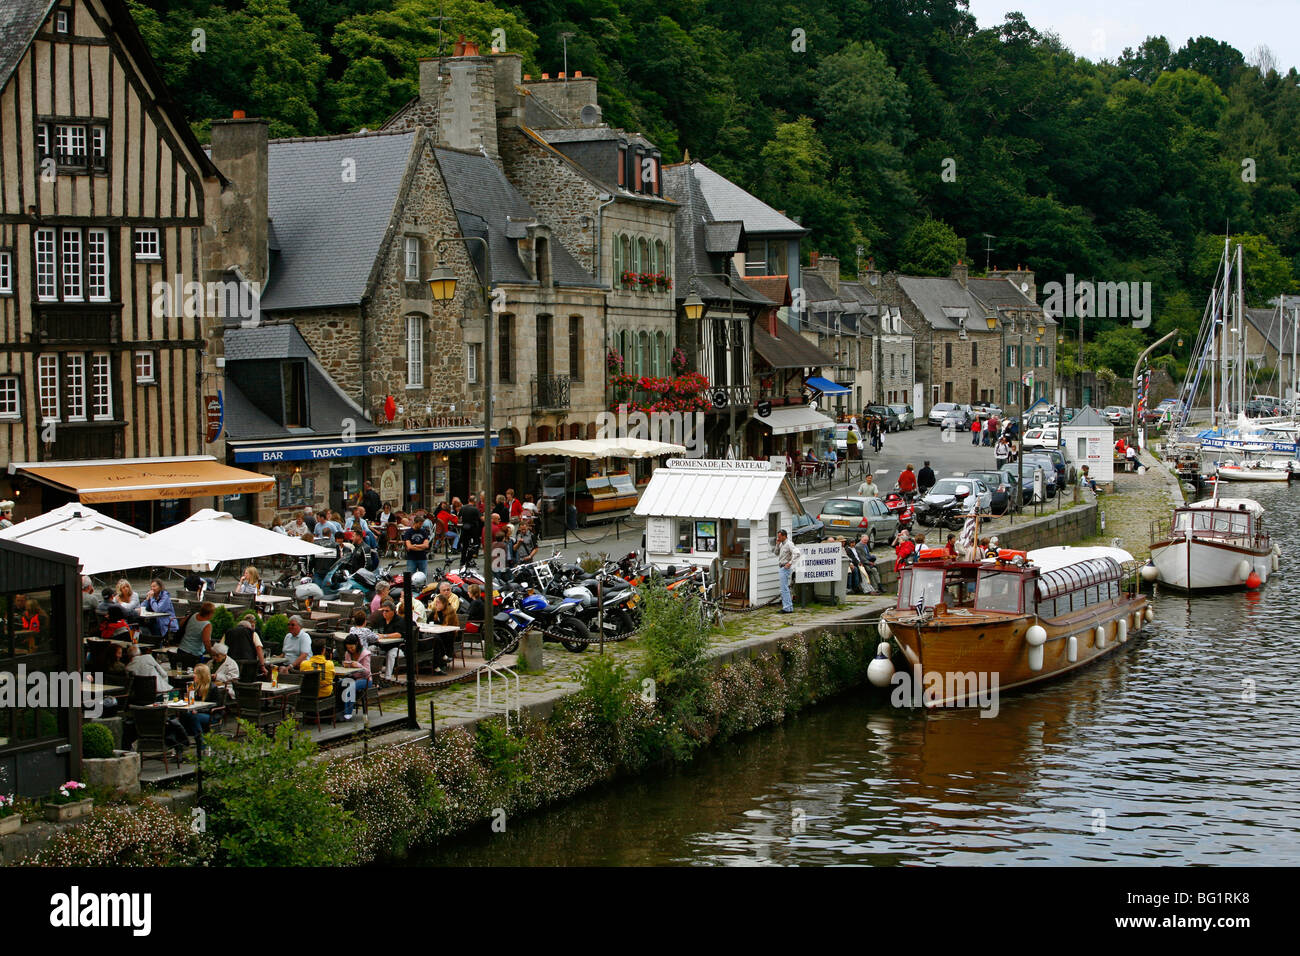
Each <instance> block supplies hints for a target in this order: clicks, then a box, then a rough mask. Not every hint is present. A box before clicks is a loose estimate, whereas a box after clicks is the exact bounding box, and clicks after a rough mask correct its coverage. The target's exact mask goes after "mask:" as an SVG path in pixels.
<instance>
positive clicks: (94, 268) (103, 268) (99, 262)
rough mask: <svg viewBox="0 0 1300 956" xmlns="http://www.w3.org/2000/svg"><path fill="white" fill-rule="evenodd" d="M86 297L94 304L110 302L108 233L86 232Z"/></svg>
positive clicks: (95, 230) (90, 230)
mask: <svg viewBox="0 0 1300 956" xmlns="http://www.w3.org/2000/svg"><path fill="white" fill-rule="evenodd" d="M86 295H87V297H88V298H89V299H90V300H91V301H92V302H107V301H108V231H107V230H105V229H88V230H86Z"/></svg>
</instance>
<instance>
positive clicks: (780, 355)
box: [754, 322, 835, 368]
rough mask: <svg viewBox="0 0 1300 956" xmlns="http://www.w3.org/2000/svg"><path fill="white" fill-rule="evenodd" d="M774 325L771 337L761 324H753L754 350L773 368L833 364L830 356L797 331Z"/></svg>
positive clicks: (781, 324) (811, 366)
mask: <svg viewBox="0 0 1300 956" xmlns="http://www.w3.org/2000/svg"><path fill="white" fill-rule="evenodd" d="M783 326H784V323H781V322H778V323H777V325H776V337H773V336H772V335H771V334H770V333H769V332H768V331H767V329H765V328H763V327H762V325H761V324H755V325H754V351H755V352H757V353H758V354H759V355H760V356H761V357H762V358H763V359H764V360H765V361H766V362H767V364H768V365H770V366H772V367H773V368H820V367H821V366H823V365H834V364H835V359H833V358H831V357H830V356H829V355H827V354H826V353H825V352H823V351H822V350H821V349H819V348H818V347H817V346H815V345H813V344H812V343H811V342H809V341H808V340H807V339H805V338H804V337H803V336H802V335H800V334H799V333H798V332H795V331H793V330H791V329H789V328H785V327H783Z"/></svg>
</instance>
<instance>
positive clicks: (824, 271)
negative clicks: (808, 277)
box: [817, 256, 840, 295]
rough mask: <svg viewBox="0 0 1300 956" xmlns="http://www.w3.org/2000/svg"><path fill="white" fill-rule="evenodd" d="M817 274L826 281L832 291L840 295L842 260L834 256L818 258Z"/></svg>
mask: <svg viewBox="0 0 1300 956" xmlns="http://www.w3.org/2000/svg"><path fill="white" fill-rule="evenodd" d="M817 274H818V275H820V276H821V277H822V278H823V279H825V280H826V284H827V285H828V286H830V287H831V291H832V292H834V293H835V294H836V295H839V294H840V260H839V259H836V258H835V257H834V256H819V257H818V258H817Z"/></svg>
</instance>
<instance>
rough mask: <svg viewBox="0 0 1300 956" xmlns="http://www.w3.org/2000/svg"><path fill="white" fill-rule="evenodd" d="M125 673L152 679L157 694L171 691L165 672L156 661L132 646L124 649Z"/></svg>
mask: <svg viewBox="0 0 1300 956" xmlns="http://www.w3.org/2000/svg"><path fill="white" fill-rule="evenodd" d="M126 656H127V662H126V672H127V673H128V674H134V675H135V676H136V677H152V678H154V679H155V680H156V681H157V683H156V685H155V686H156V688H157V690H158V693H160V694H166V693H167V692H168V691H170V690H171V689H172V685H171V681H169V680H168V679H167V670H166V668H164V667H163V666H162V665H161V664H159V663H158V661H157V659H156V658H155V657H154V656H153V655H152V654H149V653H146V652H143V651H141V650H140V648H139V647H138V646H136V645H134V644H132V645H131V646H130V647H128V648H127V649H126Z"/></svg>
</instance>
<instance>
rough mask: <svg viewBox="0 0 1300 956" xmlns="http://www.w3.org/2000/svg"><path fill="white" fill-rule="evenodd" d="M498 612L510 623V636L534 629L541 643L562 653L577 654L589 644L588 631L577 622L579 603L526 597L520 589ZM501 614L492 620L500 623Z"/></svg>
mask: <svg viewBox="0 0 1300 956" xmlns="http://www.w3.org/2000/svg"><path fill="white" fill-rule="evenodd" d="M501 606H502V610H503V611H504V613H505V615H506V616H507V617H508V618H509V619H510V621H511V622H513V623H512V624H510V625H509V626H510V630H511V631H512V632H516V631H518V630H519V629H520V628H522V629H523V630H529V629H531V626H533V625H535V626H536V627H538V628H539V629H540V630H541V632H542V640H544V641H552V642H554V643H557V644H563V645H564V647H565V649H566V650H569V651H572V652H573V653H575V654H581V653H582V652H583V651H585V650H586V649H587V646H588V645H589V644H591V643H592V637H591V631H589V630H587V626H586V625H585V624H583V623H582V621H581V620H580V619H579V618H578V616H577V612H578V607H579V602H577V601H572V600H567V599H564V598H550V597H548V596H547V595H544V594H536V593H533V594H529V593H527V592H526V591H525V590H524V589H523V588H522V587H517V588H516V590H515V591H513V592H512V599H511V600H509V601H502V605H501ZM501 616H502V615H501V613H498V614H497V615H496V616H495V617H494V618H493V620H494V621H500V620H501Z"/></svg>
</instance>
